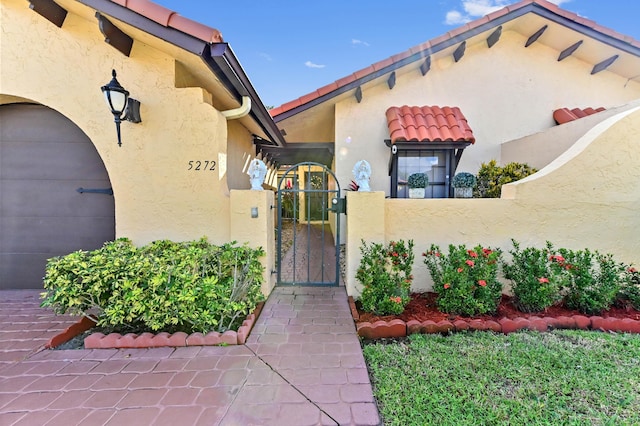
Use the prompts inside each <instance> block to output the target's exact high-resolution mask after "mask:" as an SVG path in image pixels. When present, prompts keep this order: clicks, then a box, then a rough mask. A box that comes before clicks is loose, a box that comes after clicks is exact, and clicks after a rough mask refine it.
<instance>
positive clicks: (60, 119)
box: [0, 104, 115, 289]
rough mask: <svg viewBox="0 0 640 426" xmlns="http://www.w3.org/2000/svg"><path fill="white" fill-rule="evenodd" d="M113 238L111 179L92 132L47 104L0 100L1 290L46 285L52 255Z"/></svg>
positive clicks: (94, 246) (62, 253) (113, 214)
mask: <svg viewBox="0 0 640 426" xmlns="http://www.w3.org/2000/svg"><path fill="white" fill-rule="evenodd" d="M96 190H97V191H96ZM114 238H115V207H114V198H113V193H112V192H111V183H110V181H109V176H108V175H107V171H106V169H105V167H104V163H103V162H102V159H101V158H100V155H99V154H98V152H97V151H96V149H95V147H94V146H93V144H92V143H91V141H90V140H89V138H88V137H87V135H86V134H84V132H83V131H82V130H80V128H79V127H78V126H76V125H75V124H74V123H72V122H71V121H70V120H69V119H67V118H66V117H64V116H63V115H61V114H60V113H58V112H56V111H54V110H52V109H50V108H47V107H45V106H42V105H35V104H7V105H0V289H11V288H42V277H43V276H44V271H45V265H46V261H47V259H48V258H51V257H54V256H59V255H64V254H67V253H70V252H72V251H75V250H80V249H83V250H92V249H95V248H98V247H100V246H101V245H102V244H103V243H104V242H105V241H109V240H113V239H114Z"/></svg>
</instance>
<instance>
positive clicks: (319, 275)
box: [277, 162, 342, 286]
mask: <svg viewBox="0 0 640 426" xmlns="http://www.w3.org/2000/svg"><path fill="white" fill-rule="evenodd" d="M337 201H340V184H339V183H338V181H337V179H336V177H335V175H334V174H333V172H332V171H331V170H329V169H328V168H327V167H326V166H324V165H322V164H319V163H312V162H307V163H299V164H296V165H295V166H293V167H291V168H289V169H288V170H287V171H286V172H284V174H283V175H282V176H281V177H280V179H279V181H278V238H277V252H278V253H277V274H278V278H277V279H278V284H280V285H325V286H332V285H338V284H339V283H340V246H339V243H337V242H339V241H340V235H339V230H340V213H339V210H340V209H339V208H338V207H339V206H340V205H342V201H340V203H336V202H337Z"/></svg>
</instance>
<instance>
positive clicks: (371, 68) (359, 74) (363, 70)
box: [353, 65, 374, 78]
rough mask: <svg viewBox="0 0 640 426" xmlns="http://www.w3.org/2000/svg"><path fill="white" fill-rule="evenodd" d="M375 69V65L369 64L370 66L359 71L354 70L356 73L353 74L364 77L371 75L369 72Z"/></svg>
mask: <svg viewBox="0 0 640 426" xmlns="http://www.w3.org/2000/svg"><path fill="white" fill-rule="evenodd" d="M373 71H374V69H373V67H372V66H371V65H369V66H368V67H366V68H363V69H361V70H358V71H356V72H354V73H353V75H354V76H355V77H356V78H362V77H364V76H365V75H369V74H371V73H372V72H373Z"/></svg>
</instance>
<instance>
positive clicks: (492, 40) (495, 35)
mask: <svg viewBox="0 0 640 426" xmlns="http://www.w3.org/2000/svg"><path fill="white" fill-rule="evenodd" d="M501 35H502V25H500V26H499V27H498V28H496V30H495V31H494V32H492V33H491V34H490V35H489V37H487V46H489V49H491V48H492V47H493V45H494V44H496V43H497V42H498V40H500V36H501Z"/></svg>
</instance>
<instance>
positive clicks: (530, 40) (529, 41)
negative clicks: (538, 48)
mask: <svg viewBox="0 0 640 426" xmlns="http://www.w3.org/2000/svg"><path fill="white" fill-rule="evenodd" d="M547 28H549V26H548V25H545V26H544V27H542V28H540V29H539V30H538V31H536V32H535V33H533V34H532V35H531V37H529V38H528V39H527V42H526V43H525V44H524V47H529V46H531V45H532V44H533V43H535V42H536V41H537V40H538V39H539V38H540V36H541V35H542V34H544V32H545V31H546V30H547Z"/></svg>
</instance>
